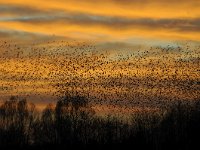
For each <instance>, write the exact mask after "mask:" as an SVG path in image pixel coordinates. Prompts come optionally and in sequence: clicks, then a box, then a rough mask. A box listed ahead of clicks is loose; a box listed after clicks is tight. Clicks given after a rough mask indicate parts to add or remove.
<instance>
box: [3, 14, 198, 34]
mask: <svg viewBox="0 0 200 150" xmlns="http://www.w3.org/2000/svg"><path fill="white" fill-rule="evenodd" d="M0 22H22V23H30V24H47V23H55V22H60V23H62V24H66V25H67V24H75V25H80V26H83V25H85V26H95V25H96V26H103V27H106V28H110V29H113V30H123V29H130V28H134V27H137V28H150V29H154V30H156V29H167V30H174V31H181V32H183V31H189V32H199V31H200V18H183V19H181V18H180V19H179V18H177V19H176V18H172V19H153V18H124V17H112V16H102V15H91V14H86V13H85V14H84V13H77V12H68V13H66V12H59V11H58V12H55V13H54V14H48V13H41V14H38V15H28V16H27V15H26V16H17V17H1V18H0Z"/></svg>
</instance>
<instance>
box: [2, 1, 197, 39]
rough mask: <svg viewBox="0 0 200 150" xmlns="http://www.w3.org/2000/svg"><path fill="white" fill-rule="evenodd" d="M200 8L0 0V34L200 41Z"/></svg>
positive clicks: (193, 5) (190, 5)
mask: <svg viewBox="0 0 200 150" xmlns="http://www.w3.org/2000/svg"><path fill="white" fill-rule="evenodd" d="M199 8H200V1H198V0H180V1H175V0H99V1H96V0H81V1H76V0H48V2H47V1H46V0H29V1H28V2H27V1H25V0H9V1H4V0H0V28H1V30H0V36H3V35H5V34H8V36H11V37H12V36H13V34H16V31H17V34H19V37H21V38H23V36H24V34H30V36H31V34H36V36H42V35H45V36H46V35H50V36H51V35H56V36H63V37H68V38H72V39H89V40H94V41H96V40H97V41H122V42H124V41H125V42H126V41H127V40H129V39H134V38H138V37H139V38H142V39H144V40H145V39H150V40H174V41H177V40H181V41H182V40H184V41H185V40H193V41H199V40H200V11H199ZM141 43H142V40H141Z"/></svg>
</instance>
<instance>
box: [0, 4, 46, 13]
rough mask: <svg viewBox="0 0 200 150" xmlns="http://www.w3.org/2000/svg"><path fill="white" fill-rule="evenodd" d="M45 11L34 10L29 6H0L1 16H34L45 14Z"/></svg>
mask: <svg viewBox="0 0 200 150" xmlns="http://www.w3.org/2000/svg"><path fill="white" fill-rule="evenodd" d="M44 12H45V10H41V9H38V8H33V7H29V6H21V5H11V4H9V5H8V4H1V5H0V13H1V14H5V13H7V14H14V15H27V14H30V15H33V14H39V13H44ZM46 12H47V11H46Z"/></svg>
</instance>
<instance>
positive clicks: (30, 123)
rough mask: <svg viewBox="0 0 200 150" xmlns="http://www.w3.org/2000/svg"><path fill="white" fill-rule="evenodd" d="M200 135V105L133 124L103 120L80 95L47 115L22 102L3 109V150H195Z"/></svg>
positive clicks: (135, 118) (138, 118) (145, 115)
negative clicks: (110, 149) (92, 149)
mask: <svg viewBox="0 0 200 150" xmlns="http://www.w3.org/2000/svg"><path fill="white" fill-rule="evenodd" d="M199 136H200V102H199V101H196V102H194V103H192V104H191V103H190V104H189V103H188V104H186V103H182V102H177V103H176V104H174V105H173V106H171V107H170V108H168V109H166V110H161V111H159V112H153V111H152V112H138V113H134V114H133V115H132V117H131V119H129V120H125V119H124V118H121V119H120V118H117V117H114V116H104V117H99V116H97V115H96V114H95V111H94V110H93V109H92V108H91V107H90V105H89V103H88V101H87V99H86V98H84V97H81V96H74V97H64V98H62V99H61V100H59V101H58V102H57V104H56V105H55V106H53V105H51V104H49V105H47V107H46V108H45V109H44V110H43V111H42V113H39V112H37V109H36V107H35V105H34V104H31V103H28V102H27V101H26V100H25V99H20V98H18V97H11V98H10V100H8V101H5V102H4V103H3V104H2V105H1V107H0V148H12V147H14V148H16V147H18V148H42V149H49V148H53V149H55V148H58V147H64V148H75V147H81V148H88V147H92V146H95V148H97V149H98V148H102V147H109V146H112V147H116V148H124V147H127V146H130V147H131V148H132V149H134V148H140V149H141V148H147V149H192V148H194V147H195V146H200V138H198V137H199Z"/></svg>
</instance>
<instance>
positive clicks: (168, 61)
mask: <svg viewBox="0 0 200 150" xmlns="http://www.w3.org/2000/svg"><path fill="white" fill-rule="evenodd" d="M199 8H200V1H199V0H80V1H77V0H48V1H47V0H28V1H27V0H7V1H5V0H0V100H1V99H2V97H4V96H6V98H7V97H9V96H11V95H13V94H14V95H20V94H21V95H22V96H23V95H27V96H28V97H29V98H30V97H31V96H30V95H31V94H32V95H33V96H32V99H33V100H34V101H35V102H38V103H39V102H41V101H40V99H38V95H40V96H41V97H43V102H44V101H45V104H46V103H47V102H48V101H49V100H50V99H51V96H50V94H49V93H51V94H53V93H54V92H55V90H57V89H52V87H50V86H52V85H53V86H55V85H58V83H59V84H60V83H61V82H68V83H67V84H69V87H70V86H72V88H71V89H73V87H74V80H75V81H77V82H76V83H77V84H78V85H77V89H76V90H80V89H81V88H82V90H83V93H84V92H85V94H87V95H92V96H99V98H100V99H101V98H102V97H106V96H107V99H110V100H112V99H113V97H112V96H114V98H116V96H118V98H119V99H131V100H132V99H134V98H135V99H134V100H135V101H131V102H127V101H126V102H125V103H126V104H130V103H133V104H136V103H137V104H140V102H139V101H140V100H141V99H142V100H141V101H144V103H142V105H143V106H144V104H145V103H146V104H148V105H152V104H153V105H154V104H155V105H157V102H156V98H157V100H160V97H161V96H162V99H163V100H164V99H165V98H166V97H167V98H169V99H175V97H177V98H180V99H184V100H188V99H196V98H198V97H199V93H198V91H197V90H196V89H197V88H198V86H199V85H198V83H199V82H198V81H199V79H200V77H199V74H198V72H199V69H198V68H199V54H200V10H199ZM16 43H17V45H16ZM163 48H165V49H163ZM90 50H91V51H93V50H95V51H97V52H100V53H103V55H104V56H105V57H103V58H102V56H101V55H99V54H97V55H96V54H95V53H94V55H93V53H92V55H91V56H90V57H88V56H87V55H85V54H83V53H82V52H87V51H90ZM38 52H42V56H43V57H40V54H39V53H38ZM73 52H77V53H79V52H81V53H79V54H77V55H76V53H73ZM47 53H48V55H47ZM29 54H30V55H29ZM62 54H63V55H62ZM19 56H21V58H20V57H19ZM108 60H109V61H108ZM110 60H111V62H110ZM166 81H167V82H166ZM91 83H93V84H91ZM90 86H91V87H90ZM60 87H62V83H61V84H60ZM188 87H189V88H188ZM63 89H64V88H63ZM64 90H65V89H64ZM117 93H118V94H117ZM119 93H120V94H119ZM102 94H103V95H104V94H106V96H102ZM131 94H132V95H131ZM159 94H160V95H159ZM36 97H37V98H36ZM128 97H129V98H128ZM150 97H152V99H154V100H155V102H154V103H153V102H152V101H149V98H150ZM171 97H173V98H171ZM117 102H119V103H120V104H121V101H117ZM117 102H115V103H117Z"/></svg>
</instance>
